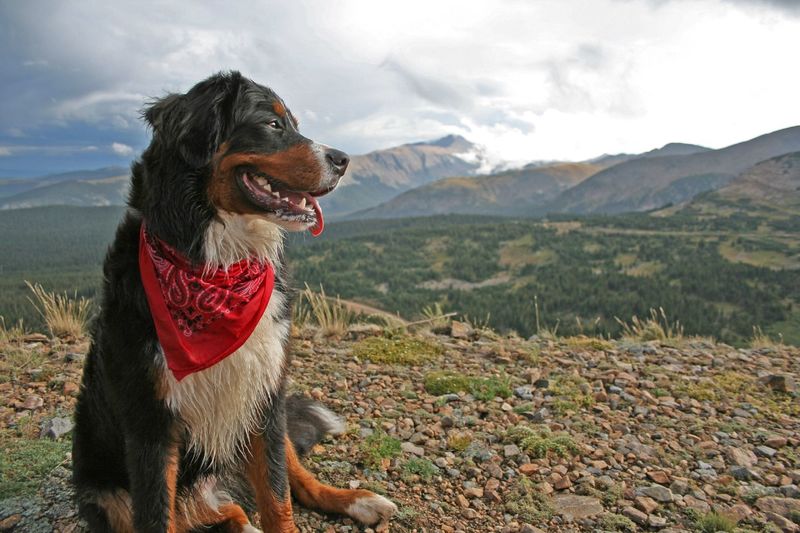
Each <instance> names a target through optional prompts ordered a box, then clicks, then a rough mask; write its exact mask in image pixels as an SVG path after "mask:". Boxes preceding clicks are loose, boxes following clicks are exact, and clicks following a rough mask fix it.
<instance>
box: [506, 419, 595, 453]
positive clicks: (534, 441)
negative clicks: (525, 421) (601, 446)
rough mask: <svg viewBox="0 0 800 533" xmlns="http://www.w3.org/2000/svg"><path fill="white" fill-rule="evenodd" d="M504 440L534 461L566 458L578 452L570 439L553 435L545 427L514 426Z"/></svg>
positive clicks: (565, 436)
mask: <svg viewBox="0 0 800 533" xmlns="http://www.w3.org/2000/svg"><path fill="white" fill-rule="evenodd" d="M505 440H506V441H507V442H513V443H514V444H516V445H517V446H519V447H520V449H522V450H524V451H525V452H527V453H529V454H530V455H531V456H532V457H534V458H536V459H541V458H544V457H547V456H549V455H555V456H558V457H567V456H569V455H573V454H576V453H578V451H580V448H579V447H578V444H577V443H576V442H575V441H574V440H573V439H572V437H570V436H569V435H558V434H553V433H551V432H550V430H549V429H548V428H546V427H543V428H540V429H533V428H530V427H528V426H514V427H512V428H511V429H509V430H508V431H507V432H506V435H505Z"/></svg>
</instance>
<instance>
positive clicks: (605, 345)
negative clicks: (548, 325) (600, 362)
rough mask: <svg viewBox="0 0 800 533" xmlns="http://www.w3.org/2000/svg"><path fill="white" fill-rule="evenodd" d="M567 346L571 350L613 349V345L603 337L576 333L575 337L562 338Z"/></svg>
mask: <svg viewBox="0 0 800 533" xmlns="http://www.w3.org/2000/svg"><path fill="white" fill-rule="evenodd" d="M563 342H564V344H566V345H567V347H569V348H572V349H573V350H581V349H583V350H586V349H589V350H598V351H600V350H613V349H614V345H613V344H611V343H610V342H608V341H607V340H605V339H601V338H598V337H587V336H586V335H577V336H575V337H567V338H566V339H564V340H563Z"/></svg>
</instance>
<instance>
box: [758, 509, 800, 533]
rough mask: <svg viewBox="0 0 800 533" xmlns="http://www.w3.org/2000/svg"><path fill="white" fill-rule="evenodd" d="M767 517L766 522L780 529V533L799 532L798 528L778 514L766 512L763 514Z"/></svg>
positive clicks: (799, 528) (799, 527)
mask: <svg viewBox="0 0 800 533" xmlns="http://www.w3.org/2000/svg"><path fill="white" fill-rule="evenodd" d="M764 514H765V515H766V516H767V520H769V521H770V522H772V523H773V524H775V525H776V526H778V527H779V528H781V531H783V532H785V533H797V532H798V531H800V526H798V525H797V524H795V523H794V522H792V521H791V520H789V519H788V518H785V517H783V516H781V515H779V514H775V513H770V512H766V513H764Z"/></svg>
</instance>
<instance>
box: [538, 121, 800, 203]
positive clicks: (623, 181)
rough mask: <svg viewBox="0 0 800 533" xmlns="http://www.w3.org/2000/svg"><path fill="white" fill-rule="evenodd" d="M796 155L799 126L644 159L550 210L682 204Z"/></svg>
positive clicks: (575, 191) (572, 192) (600, 176)
mask: <svg viewBox="0 0 800 533" xmlns="http://www.w3.org/2000/svg"><path fill="white" fill-rule="evenodd" d="M668 146H669V145H668ZM665 148H666V147H665ZM798 150H800V126H796V127H793V128H787V129H784V130H779V131H776V132H773V133H769V134H767V135H762V136H760V137H756V138H755V139H751V140H749V141H745V142H742V143H739V144H735V145H733V146H729V147H727V148H722V149H720V150H708V151H702V152H698V153H691V154H689V155H661V156H656V157H640V158H636V159H632V160H629V161H625V162H622V163H620V164H618V165H615V166H612V167H610V168H608V169H606V170H603V171H601V172H598V173H597V174H595V175H594V176H592V177H591V178H589V179H587V180H586V181H584V182H582V183H580V184H579V185H578V186H576V187H574V188H572V189H569V190H567V191H565V192H564V193H562V194H561V195H560V196H559V197H558V198H556V200H555V201H554V202H553V203H552V204H550V205H549V206H548V209H549V211H551V212H560V213H620V212H625V211H643V210H648V209H654V208H657V207H660V206H663V205H665V204H668V203H680V202H684V201H686V200H688V199H690V198H692V197H693V196H696V195H697V194H700V193H702V192H705V191H709V190H715V189H719V188H721V187H723V186H725V185H727V184H728V183H729V182H731V181H732V180H733V179H734V178H735V177H736V176H737V175H738V174H740V173H741V172H743V171H744V170H746V169H748V168H750V167H752V166H753V165H755V164H756V163H758V162H760V161H763V160H766V159H769V158H772V157H776V156H779V155H782V154H786V153H789V152H795V151H798Z"/></svg>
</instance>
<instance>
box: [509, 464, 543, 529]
mask: <svg viewBox="0 0 800 533" xmlns="http://www.w3.org/2000/svg"><path fill="white" fill-rule="evenodd" d="M504 507H505V510H506V512H507V513H510V514H512V515H516V516H518V517H519V518H521V519H522V520H524V521H526V522H531V523H533V524H540V523H543V522H547V521H548V520H550V518H552V517H553V505H552V504H551V503H550V500H549V499H548V498H547V496H545V495H544V494H542V493H541V491H539V490H537V489H536V485H534V484H533V482H532V481H531V480H530V479H528V478H527V477H524V476H523V477H521V478H519V480H518V481H517V483H516V484H515V485H514V488H513V490H512V491H511V492H510V493H509V494H508V495H507V496H506V498H505V505H504Z"/></svg>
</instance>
